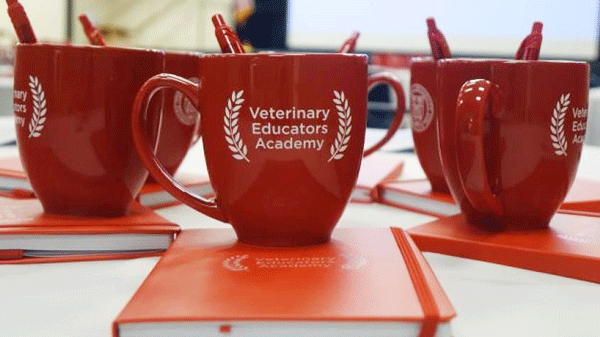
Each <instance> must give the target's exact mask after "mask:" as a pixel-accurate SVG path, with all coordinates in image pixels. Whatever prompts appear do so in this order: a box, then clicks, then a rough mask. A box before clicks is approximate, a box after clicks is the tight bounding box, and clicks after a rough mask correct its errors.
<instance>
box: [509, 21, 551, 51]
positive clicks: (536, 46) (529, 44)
mask: <svg viewBox="0 0 600 337" xmlns="http://www.w3.org/2000/svg"><path fill="white" fill-rule="evenodd" d="M543 26H544V25H543V24H542V23H541V22H539V21H536V22H534V23H533V27H532V28H531V34H529V35H527V37H525V39H523V42H521V45H520V46H519V50H517V54H516V55H515V60H537V59H538V58H539V57H540V49H541V47H542V27H543Z"/></svg>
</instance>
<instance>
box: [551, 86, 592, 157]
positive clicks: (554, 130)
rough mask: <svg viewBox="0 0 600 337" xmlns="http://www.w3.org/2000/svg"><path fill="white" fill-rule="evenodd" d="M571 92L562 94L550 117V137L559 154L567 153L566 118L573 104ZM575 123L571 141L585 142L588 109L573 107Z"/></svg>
mask: <svg viewBox="0 0 600 337" xmlns="http://www.w3.org/2000/svg"><path fill="white" fill-rule="evenodd" d="M570 99H571V94H570V93H566V94H563V95H561V96H560V99H559V100H558V102H556V106H555V107H554V110H553V111H552V117H551V119H550V122H551V123H550V139H551V140H552V146H553V147H554V153H555V154H556V155H559V156H566V155H567V147H568V142H567V139H566V137H565V128H566V127H565V124H566V122H565V119H566V117H567V113H568V109H569V105H570V104H571V100H570ZM571 112H572V113H573V123H572V125H571V131H572V132H573V140H572V142H571V143H578V144H583V141H584V138H585V130H586V128H587V115H588V110H587V109H581V108H572V109H571Z"/></svg>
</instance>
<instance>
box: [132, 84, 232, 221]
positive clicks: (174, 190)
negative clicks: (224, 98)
mask: <svg viewBox="0 0 600 337" xmlns="http://www.w3.org/2000/svg"><path fill="white" fill-rule="evenodd" d="M200 85H201V84H196V83H194V82H192V81H189V80H187V79H185V78H182V77H179V76H175V75H172V74H159V75H155V76H153V77H151V78H150V79H149V80H147V81H146V83H144V84H143V85H142V87H141V88H140V90H139V91H138V93H137V95H136V96H135V101H134V103H133V112H132V116H131V131H132V134H133V142H134V144H135V148H136V150H137V153H138V155H139V156H140V158H141V159H142V162H143V163H144V166H146V168H147V169H148V171H150V174H151V175H152V177H154V179H156V181H157V182H158V183H160V184H161V185H162V186H163V187H164V188H165V189H166V190H167V191H168V192H169V193H171V194H172V195H173V196H174V197H175V198H177V199H179V200H181V201H182V202H183V203H185V204H186V205H188V206H190V207H192V208H193V209H195V210H197V211H198V212H201V213H204V214H205V215H208V216H210V217H211V218H214V219H217V220H219V221H223V222H228V221H227V218H226V216H225V214H224V213H223V211H222V210H221V208H220V207H219V206H218V205H217V203H216V202H215V199H205V198H203V197H201V196H197V195H195V194H193V193H190V192H189V191H187V190H186V189H185V188H183V187H182V186H181V185H180V184H179V183H177V182H176V181H175V180H173V177H171V176H170V175H169V173H168V172H167V170H165V168H164V167H163V165H162V164H161V163H160V161H159V160H158V158H157V157H156V154H154V152H152V151H150V148H149V147H148V140H147V139H146V134H145V132H144V131H143V130H144V129H143V122H144V117H145V116H146V114H147V111H148V102H149V101H150V99H151V98H152V96H153V95H154V94H155V93H156V92H158V91H159V90H161V89H166V88H171V89H175V90H179V91H181V92H182V93H183V94H184V95H185V96H186V97H187V98H188V99H189V100H190V102H191V103H192V104H193V105H194V107H196V109H198V103H199V100H198V91H199V88H200Z"/></svg>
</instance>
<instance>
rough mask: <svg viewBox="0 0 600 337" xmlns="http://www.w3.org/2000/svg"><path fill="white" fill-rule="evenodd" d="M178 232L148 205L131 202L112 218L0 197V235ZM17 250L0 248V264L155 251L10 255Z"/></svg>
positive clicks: (132, 254) (73, 259)
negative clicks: (52, 210) (57, 211)
mask: <svg viewBox="0 0 600 337" xmlns="http://www.w3.org/2000/svg"><path fill="white" fill-rule="evenodd" d="M179 231H180V228H179V226H178V225H177V224H174V223H172V222H170V221H167V220H166V219H164V218H163V217H161V216H160V215H158V214H156V213H154V212H153V211H152V210H150V209H149V208H147V207H144V206H141V205H139V204H138V203H133V205H132V207H131V209H130V212H129V214H128V215H126V216H122V217H114V218H84V217H67V216H59V215H48V214H44V213H43V209H42V205H41V204H40V202H39V201H38V200H37V199H29V200H15V199H4V200H0V237H5V236H10V235H94V234H101V235H107V234H171V235H173V236H174V235H175V234H176V233H178V232H179ZM11 254H12V255H14V254H17V255H18V251H10V250H3V251H0V257H2V256H1V255H5V256H4V258H0V264H10V263H42V262H65V261H90V260H105V259H114V258H132V257H139V256H155V255H158V253H156V252H130V253H114V254H105V253H98V254H90V255H79V256H61V257H35V258H9V257H10V255H11Z"/></svg>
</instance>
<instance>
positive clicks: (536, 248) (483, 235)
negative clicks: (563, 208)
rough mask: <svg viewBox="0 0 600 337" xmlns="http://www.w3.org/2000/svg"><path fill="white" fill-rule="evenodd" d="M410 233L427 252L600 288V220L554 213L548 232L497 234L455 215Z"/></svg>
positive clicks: (415, 228) (421, 226) (505, 232)
mask: <svg viewBox="0 0 600 337" xmlns="http://www.w3.org/2000/svg"><path fill="white" fill-rule="evenodd" d="M408 233H409V234H410V236H411V237H412V239H413V240H414V241H415V243H416V244H417V246H418V247H419V248H420V249H421V250H423V251H427V252H434V253H441V254H446V255H453V256H459V257H465V258H470V259H474V260H481V261H487V262H493V263H498V264H503V265H507V266H512V267H517V268H523V269H528V270H533V271H539V272H544V273H549V274H554V275H560V276H566V277H570V278H576V279H580V280H585V281H591V282H596V283H600V217H594V216H581V215H573V214H556V215H555V216H554V217H553V218H552V220H551V222H550V228H549V229H545V230H530V231H502V232H497V233H493V232H486V231H483V230H480V229H478V228H476V227H474V226H471V225H469V224H467V223H466V222H465V220H464V218H463V216H462V215H456V216H453V217H449V218H440V219H438V220H436V221H433V222H430V223H427V224H424V225H420V226H417V227H413V228H410V229H409V230H408Z"/></svg>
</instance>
